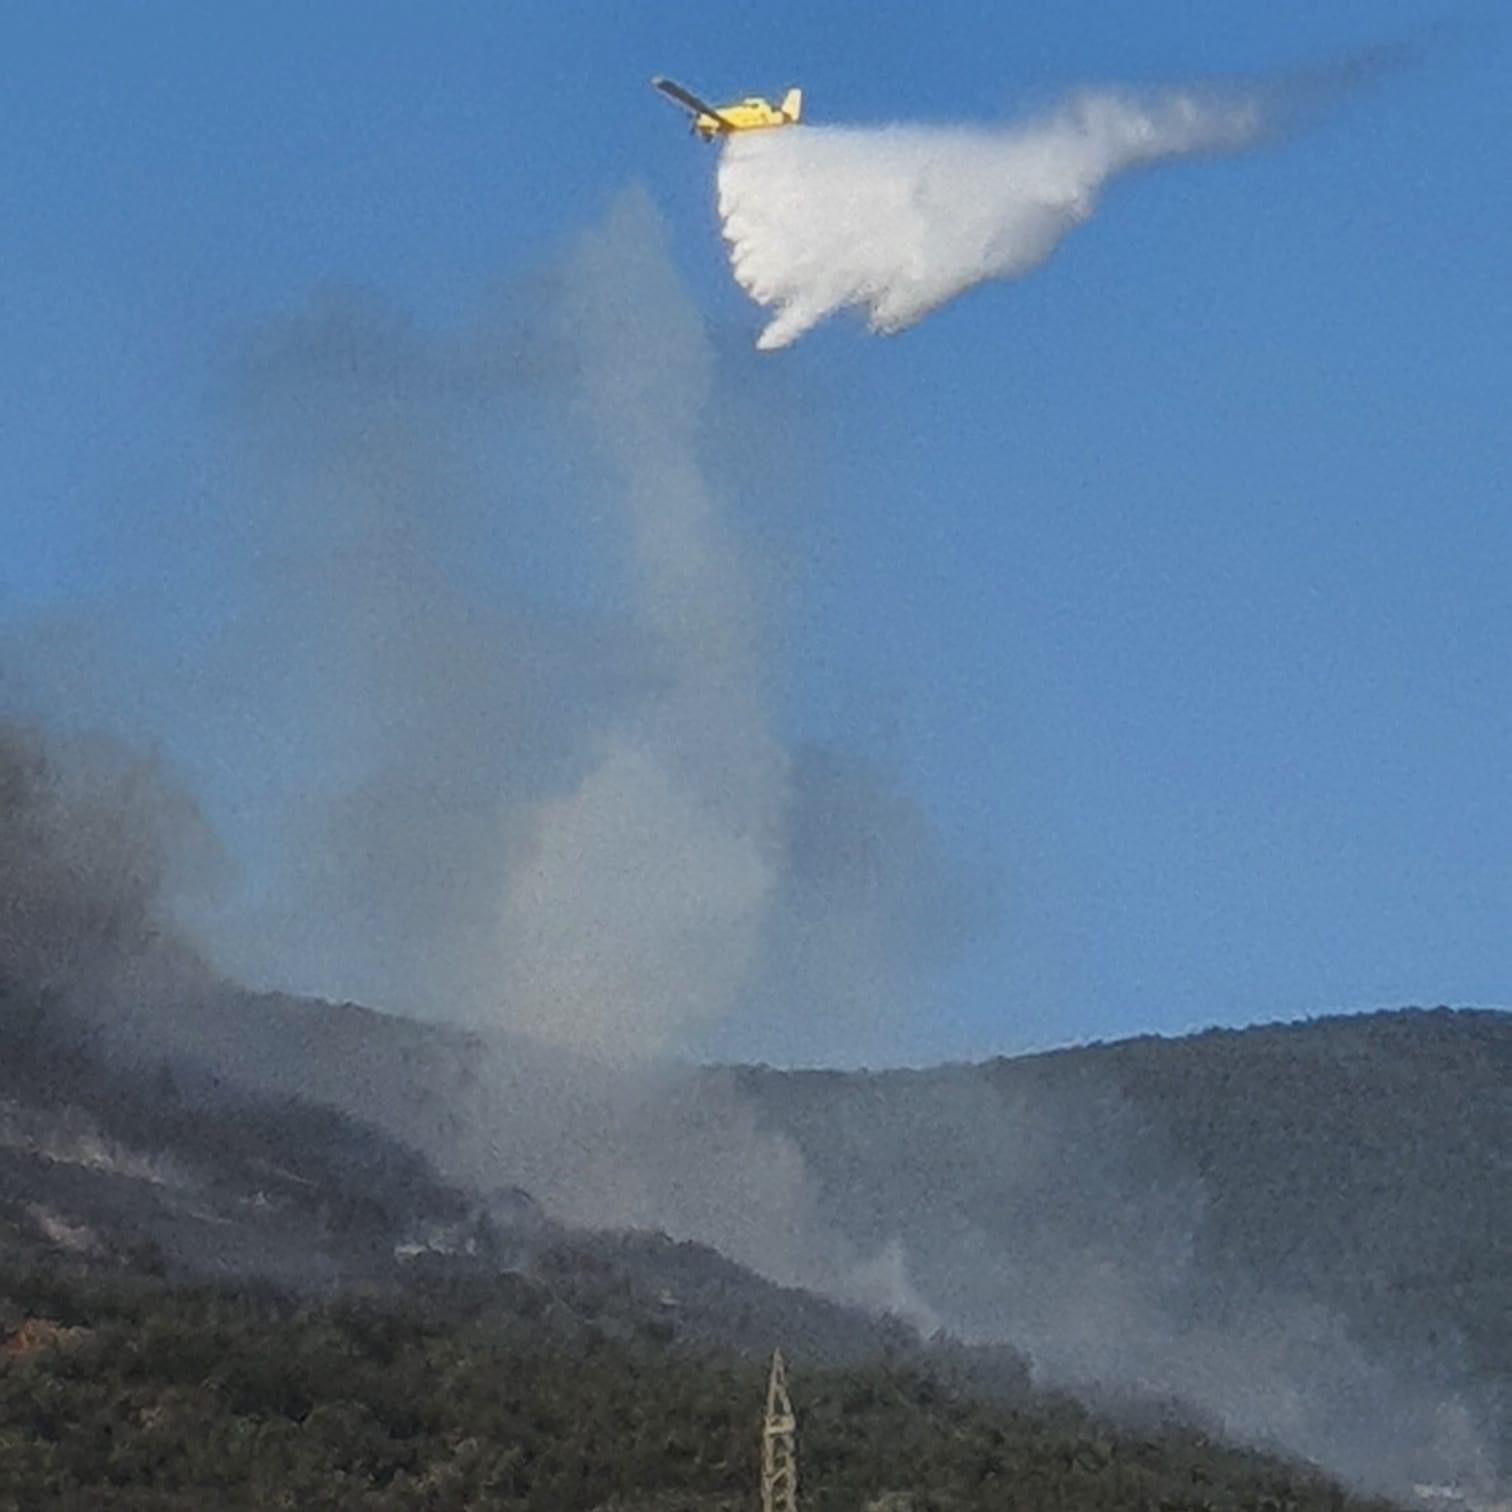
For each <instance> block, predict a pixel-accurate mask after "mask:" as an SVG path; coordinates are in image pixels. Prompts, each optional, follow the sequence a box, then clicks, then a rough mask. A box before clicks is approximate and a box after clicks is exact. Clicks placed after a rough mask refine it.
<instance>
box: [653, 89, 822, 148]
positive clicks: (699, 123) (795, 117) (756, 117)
mask: <svg viewBox="0 0 1512 1512" xmlns="http://www.w3.org/2000/svg"><path fill="white" fill-rule="evenodd" d="M651 83H652V85H653V86H654V87H655V88H657V89H659V90H661V92H662V93H663V94H664V95H666V97H667V98H668V99H669V100H674V101H676V103H677V104H679V105H681V106H682V108H683V109H684V110H686V111H688V112H689V113H690V114H691V115H692V117H693V129H694V131H696V132H697V133H698V134H699V136H701V137H702V138H703V139H704V141H706V142H712V141H713V140H714V138H715V137H721V136H729V135H730V133H731V132H733V131H766V130H769V129H770V128H772V127H774V126H796V125H797V124H798V122H799V119H800V118H801V117H802V115H803V91H802V90H801V89H790V90H788V92H787V93H786V94H785V95H783V97H782V104H780V105H773V104H772V102H771V101H770V100H763V99H761V98H759V97H755V96H753V97H752V98H751V99H749V100H737V101H736V102H735V103H734V104H733V105H719V106H714V105H710V104H709V103H708V102H707V101H706V100H700V99H699V98H698V96H697V95H696V94H693V93H692V92H691V91H689V90H686V89H684V88H683V87H682V85H681V84H674V83H673V82H672V81H671V79H663V78H661V77H660V76H658V77H657V78H654V79H652V81H651Z"/></svg>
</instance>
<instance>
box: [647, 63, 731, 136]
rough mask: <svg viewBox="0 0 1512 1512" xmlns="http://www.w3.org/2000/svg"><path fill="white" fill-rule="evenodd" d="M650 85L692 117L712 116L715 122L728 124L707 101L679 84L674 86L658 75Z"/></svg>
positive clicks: (669, 80) (668, 80)
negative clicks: (692, 114) (690, 113)
mask: <svg viewBox="0 0 1512 1512" xmlns="http://www.w3.org/2000/svg"><path fill="white" fill-rule="evenodd" d="M651 83H652V85H653V86H654V87H655V88H657V89H659V90H661V92H662V93H663V94H664V95H666V97H667V98H668V99H669V100H676V101H677V103H678V104H679V105H681V106H682V107H683V109H684V110H691V111H692V112H693V113H694V115H706V116H712V117H713V118H714V119H715V120H716V121H723V122H724V124H725V125H726V126H728V125H729V124H730V123H729V122H728V121H726V120H725V118H724V117H723V116H722V115H720V113H719V112H718V111H717V110H716V109H715V108H714V107H713V106H712V105H710V104H709V103H708V101H707V100H700V99H699V98H698V96H697V95H696V94H694V93H692V91H691V90H687V89H684V88H683V87H682V85H681V84H674V83H673V82H672V80H671V79H664V78H662V77H661V76H660V75H658V76H657V77H656V78H654V79H652V81H651Z"/></svg>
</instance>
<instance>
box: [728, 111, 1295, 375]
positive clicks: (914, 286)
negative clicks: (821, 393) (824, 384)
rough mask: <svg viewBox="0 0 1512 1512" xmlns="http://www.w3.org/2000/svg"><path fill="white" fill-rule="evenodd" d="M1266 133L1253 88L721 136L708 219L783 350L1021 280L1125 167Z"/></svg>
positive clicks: (890, 325)
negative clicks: (1032, 113) (932, 122)
mask: <svg viewBox="0 0 1512 1512" xmlns="http://www.w3.org/2000/svg"><path fill="white" fill-rule="evenodd" d="M1268 124H1269V121H1268V111H1267V109H1266V107H1265V106H1264V104H1263V103H1262V99H1261V97H1260V96H1259V95H1258V94H1232V95H1225V94H1220V93H1216V92H1214V93H1197V92H1173V93H1166V94H1161V95H1156V96H1153V97H1150V98H1141V97H1138V96H1135V95H1129V94H1121V93H1107V92H1093V93H1086V94H1082V95H1080V96H1078V97H1076V98H1074V99H1072V100H1070V101H1069V102H1068V103H1066V104H1065V105H1063V106H1062V107H1061V108H1060V109H1058V110H1057V111H1055V112H1054V113H1053V114H1051V115H1049V116H1047V117H1045V118H1043V119H1040V120H1036V121H1032V122H1029V123H1027V124H1025V125H1020V126H1014V127H1006V128H1001V129H986V128H980V127H950V128H943V127H921V126H888V127H882V128H878V129H873V130H868V129H845V128H836V127H825V126H819V127H812V126H810V127H804V128H802V129H800V130H789V131H765V132H750V133H746V134H739V133H737V134H736V135H734V136H732V137H730V139H729V140H728V142H727V144H726V145H725V147H724V151H723V156H722V157H721V160H720V165H719V215H720V220H721V222H722V224H723V227H724V235H725V239H726V240H727V241H728V243H729V247H730V263H731V267H732V269H733V270H734V274H735V278H736V280H737V281H738V282H739V284H740V285H741V287H742V288H743V289H745V291H746V292H747V293H748V294H749V295H750V296H751V298H752V299H754V300H755V301H756V302H757V303H758V304H760V305H762V306H764V307H765V308H767V309H768V310H771V311H772V312H773V317H772V319H771V321H770V322H769V323H768V325H767V327H766V329H765V330H764V331H763V332H762V333H761V335H760V337H759V338H758V340H757V343H756V344H757V346H758V347H760V348H762V349H764V350H772V349H775V348H777V347H784V346H788V345H789V344H790V343H792V342H794V341H796V340H797V339H798V338H799V337H800V336H802V335H803V334H804V332H806V331H808V330H810V329H811V328H812V327H814V326H816V325H817V324H819V322H820V321H822V320H825V319H827V318H828V317H829V316H831V315H833V314H835V313H836V312H837V311H840V310H843V309H847V308H851V307H857V308H860V309H863V310H865V311H866V316H867V321H868V323H869V324H870V326H871V329H872V330H874V331H880V332H894V331H901V330H903V329H904V328H906V327H908V326H911V325H913V324H915V323H916V322H917V321H920V320H922V319H923V318H924V317H925V316H926V315H928V314H929V313H930V312H931V311H933V310H937V309H938V308H939V307H940V306H941V305H943V304H945V303H946V302H947V301H948V300H951V299H954V298H955V297H956V296H957V295H959V294H963V293H965V292H966V290H968V289H971V288H974V287H975V286H976V285H977V284H980V283H985V282H987V281H988V280H989V279H996V278H1005V279H1006V278H1020V277H1022V276H1023V275H1024V274H1026V273H1029V272H1031V271H1032V270H1033V269H1034V268H1036V267H1038V266H1039V265H1040V264H1041V263H1043V262H1044V261H1045V260H1046V259H1047V258H1048V257H1049V256H1050V255H1051V254H1052V253H1053V252H1054V251H1055V249H1056V248H1057V247H1058V246H1059V245H1060V243H1061V241H1062V240H1063V239H1064V238H1065V236H1066V234H1067V233H1068V232H1069V231H1071V230H1072V229H1073V228H1074V227H1076V226H1079V225H1081V224H1082V223H1083V222H1084V221H1086V220H1088V219H1089V218H1090V217H1091V215H1092V214H1093V212H1094V211H1095V210H1096V208H1097V201H1098V196H1099V195H1100V194H1101V192H1102V190H1103V189H1104V187H1105V186H1106V185H1107V184H1108V183H1109V182H1110V181H1111V180H1112V179H1114V178H1116V177H1117V176H1118V175H1120V174H1122V173H1127V172H1128V171H1129V170H1130V169H1133V168H1138V167H1142V166H1146V165H1149V164H1153V163H1158V162H1161V161H1166V160H1172V159H1177V158H1186V157H1194V156H1197V155H1200V154H1205V153H1220V152H1236V151H1239V150H1240V149H1242V148H1245V147H1248V146H1250V145H1251V144H1253V143H1254V142H1256V141H1257V140H1258V139H1259V137H1260V136H1261V134H1262V132H1263V130H1264V129H1265V128H1266V127H1267V125H1268Z"/></svg>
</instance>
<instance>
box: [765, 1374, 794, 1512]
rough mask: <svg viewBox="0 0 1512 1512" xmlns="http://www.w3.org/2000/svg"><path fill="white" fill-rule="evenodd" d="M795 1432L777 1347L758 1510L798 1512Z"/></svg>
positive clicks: (771, 1382)
mask: <svg viewBox="0 0 1512 1512" xmlns="http://www.w3.org/2000/svg"><path fill="white" fill-rule="evenodd" d="M797 1431H798V1419H797V1418H796V1417H794V1416H793V1404H792V1401H791V1400H790V1399H789V1397H788V1389H787V1372H786V1371H785V1370H783V1368H782V1351H781V1350H780V1349H779V1350H777V1351H776V1352H775V1353H774V1354H773V1355H772V1374H771V1377H770V1378H769V1379H768V1381H767V1402H766V1421H765V1422H764V1423H763V1424H762V1427H761V1512H798V1446H797V1441H796V1437H795V1435H796V1434H797Z"/></svg>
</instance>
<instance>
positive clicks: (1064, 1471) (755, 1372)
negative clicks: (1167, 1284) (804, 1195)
mask: <svg viewBox="0 0 1512 1512" xmlns="http://www.w3.org/2000/svg"><path fill="white" fill-rule="evenodd" d="M561 1300H562V1304H563V1305H561V1306H555V1307H553V1306H550V1305H543V1299H542V1295H541V1292H540V1288H539V1283H535V1282H531V1281H529V1280H526V1279H525V1278H522V1277H518V1276H506V1277H500V1278H498V1279H497V1280H495V1281H491V1282H481V1281H479V1282H469V1283H467V1284H465V1285H458V1284H456V1283H455V1282H448V1283H445V1284H434V1285H431V1284H426V1283H422V1284H420V1285H419V1286H417V1287H416V1288H415V1289H414V1291H413V1292H412V1293H411V1294H410V1295H409V1296H407V1297H406V1298H404V1299H402V1300H401V1299H399V1298H396V1297H392V1296H388V1297H385V1296H378V1295H372V1296H366V1297H352V1296H347V1297H342V1298H332V1299H327V1300H321V1301H311V1300H309V1299H304V1300H301V1299H298V1298H294V1297H284V1296H279V1295H276V1294H273V1293H271V1292H268V1291H266V1290H262V1291H258V1292H243V1291H230V1290H225V1289H215V1288H207V1287H200V1288H182V1287H180V1288H172V1287H170V1286H168V1285H167V1284H166V1283H164V1282H162V1281H160V1280H155V1279H153V1278H148V1277H141V1276H136V1277H131V1276H127V1275H121V1274H111V1275H98V1274H89V1273H86V1272H84V1271H74V1272H65V1271H63V1270H61V1269H59V1268H58V1267H57V1266H51V1267H48V1268H46V1269H31V1270H12V1271H10V1272H8V1273H0V1329H3V1332H4V1337H5V1340H6V1341H8V1342H5V1343H0V1508H6V1509H9V1508H16V1509H21V1508H27V1509H30V1508H37V1507H46V1506H77V1507H101V1508H106V1507H109V1508H154V1509H157V1508H166V1509H174V1508H184V1509H188V1508H194V1509H196V1512H198V1509H202V1508H205V1507H209V1506H214V1507H217V1508H228V1509H234V1508H276V1507H299V1508H301V1509H306V1508H362V1509H398V1508H430V1509H445V1508H463V1507H497V1508H507V1509H517V1512H535V1509H539V1512H548V1509H549V1512H574V1509H582V1512H590V1509H611V1508H612V1509H619V1512H632V1509H636V1512H672V1509H676V1508H687V1509H694V1508H698V1509H718V1508H730V1509H733V1508H736V1507H749V1506H750V1505H752V1504H753V1499H754V1495H755V1470H756V1462H757V1437H756V1429H757V1425H758V1422H759V1413H760V1405H761V1401H762V1385H763V1362H761V1361H759V1360H756V1361H752V1360H745V1359H741V1358H738V1357H734V1356H730V1355H721V1354H715V1353H711V1352H708V1351H697V1352H695V1351H690V1350H686V1349H682V1348H679V1347H677V1346H676V1345H674V1344H671V1343H668V1342H665V1341H659V1340H656V1339H652V1338H650V1337H648V1336H647V1335H646V1334H645V1332H644V1331H637V1330H634V1329H626V1328H623V1327H620V1326H618V1324H617V1321H616V1320H615V1319H613V1318H612V1317H607V1316H606V1317H603V1318H601V1319H600V1320H598V1321H593V1322H584V1321H582V1320H581V1319H580V1318H579V1317H578V1316H577V1313H576V1310H575V1309H574V1308H573V1307H572V1306H571V1303H572V1301H573V1299H572V1298H571V1297H570V1296H567V1297H565V1298H562V1299H561ZM36 1318H47V1319H50V1320H52V1321H53V1322H54V1323H56V1324H57V1325H58V1326H59V1327H58V1329H39V1328H36V1327H35V1326H33V1327H32V1328H31V1329H27V1330H21V1322H22V1320H25V1319H36ZM18 1330H20V1331H19V1332H18ZM794 1394H795V1399H796V1401H797V1406H798V1410H799V1413H800V1420H801V1449H800V1452H801V1455H802V1468H803V1489H804V1505H805V1507H806V1508H809V1509H812V1512H858V1509H860V1508H862V1507H865V1506H867V1505H871V1504H880V1505H884V1506H892V1507H895V1508H902V1507H908V1508H911V1509H912V1512H964V1509H975V1508H983V1509H986V1508H1001V1507H1005V1506H1012V1507H1015V1508H1018V1509H1024V1512H1035V1509H1041V1508H1043V1509H1046V1512H1049V1509H1060V1508H1076V1509H1078V1512H1095V1509H1097V1508H1102V1507H1107V1508H1113V1507H1118V1508H1150V1509H1157V1508H1158V1509H1161V1512H1183V1509H1190V1512H1214V1509H1220V1508H1235V1509H1239V1508H1247V1509H1254V1512H1311V1509H1318V1512H1323V1509H1329V1512H1343V1509H1345V1508H1347V1507H1350V1506H1352V1505H1359V1504H1355V1503H1351V1502H1350V1501H1349V1499H1348V1498H1346V1497H1345V1496H1344V1495H1343V1493H1341V1492H1340V1491H1339V1490H1337V1489H1336V1488H1334V1487H1332V1486H1330V1485H1329V1484H1327V1483H1325V1482H1324V1481H1322V1480H1320V1479H1318V1478H1315V1477H1313V1476H1311V1475H1308V1474H1305V1473H1303V1472H1299V1471H1295V1470H1291V1469H1288V1468H1287V1467H1284V1466H1281V1465H1278V1464H1276V1463H1274V1462H1270V1461H1266V1460H1263V1459H1261V1458H1259V1457H1256V1456H1253V1455H1248V1454H1243V1453H1241V1452H1239V1451H1236V1450H1230V1449H1226V1448H1223V1447H1220V1446H1217V1445H1214V1444H1212V1443H1209V1442H1207V1441H1206V1440H1204V1439H1203V1438H1202V1437H1201V1436H1200V1435H1198V1434H1196V1433H1194V1432H1192V1431H1190V1430H1184V1429H1181V1428H1179V1427H1176V1426H1174V1425H1173V1426H1170V1427H1167V1428H1165V1429H1163V1430H1161V1431H1160V1432H1159V1433H1157V1434H1145V1435H1143V1436H1140V1437H1130V1436H1127V1435H1120V1434H1119V1433H1117V1432H1115V1431H1113V1430H1112V1429H1110V1428H1109V1427H1108V1426H1107V1425H1105V1424H1102V1423H1099V1422H1098V1421H1096V1420H1095V1419H1094V1418H1092V1417H1090V1416H1089V1415H1088V1414H1087V1413H1086V1412H1085V1411H1084V1410H1083V1409H1080V1408H1078V1407H1076V1406H1074V1405H1073V1404H1071V1403H1068V1402H1065V1401H1061V1400H1052V1399H1042V1398H1024V1399H1022V1400H1020V1401H1019V1402H1018V1403H1017V1404H1016V1405H1014V1406H1012V1407H1010V1406H1008V1405H1004V1404H1001V1403H999V1404H996V1405H993V1404H987V1403H982V1402H975V1401H972V1400H970V1399H969V1398H966V1397H964V1396H961V1395H959V1394H957V1392H956V1391H955V1390H953V1389H952V1388H951V1386H950V1385H949V1384H947V1382H946V1381H945V1380H944V1379H943V1378H941V1377H939V1376H938V1375H935V1374H932V1373H928V1372H926V1371H923V1370H921V1369H920V1368H919V1366H918V1365H917V1363H916V1362H915V1363H913V1364H903V1363H900V1362H897V1361H894V1362H891V1363H889V1362H888V1361H885V1360H879V1361H878V1362H876V1363H875V1364H873V1365H871V1366H869V1367H865V1368H853V1369H848V1370H843V1371H807V1372H803V1373H801V1374H800V1375H799V1376H798V1377H797V1379H796V1380H795V1383H794Z"/></svg>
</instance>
